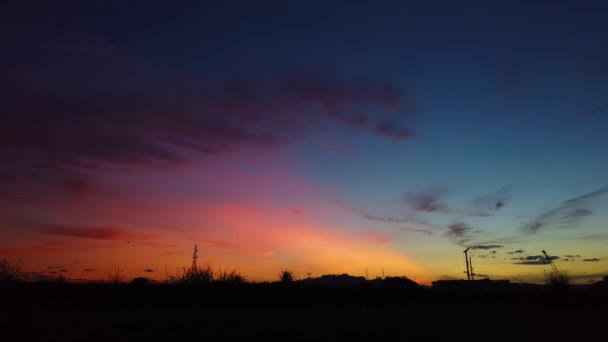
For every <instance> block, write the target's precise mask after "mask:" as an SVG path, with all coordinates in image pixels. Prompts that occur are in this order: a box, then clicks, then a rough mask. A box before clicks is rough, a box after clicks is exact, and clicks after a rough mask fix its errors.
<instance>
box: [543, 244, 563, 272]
mask: <svg viewBox="0 0 608 342" xmlns="http://www.w3.org/2000/svg"><path fill="white" fill-rule="evenodd" d="M543 254H544V255H545V260H546V261H547V263H548V264H549V265H551V269H552V270H553V274H555V275H556V276H560V277H561V275H562V272H560V270H559V269H558V268H557V266H556V265H555V263H553V260H552V259H551V258H550V257H549V256H548V255H547V252H545V251H544V250H543Z"/></svg>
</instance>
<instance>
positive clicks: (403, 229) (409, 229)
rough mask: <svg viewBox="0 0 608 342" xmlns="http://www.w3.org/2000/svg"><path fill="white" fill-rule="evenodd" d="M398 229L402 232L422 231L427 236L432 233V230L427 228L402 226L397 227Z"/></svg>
mask: <svg viewBox="0 0 608 342" xmlns="http://www.w3.org/2000/svg"><path fill="white" fill-rule="evenodd" d="M399 230H400V231H402V232H406V233H423V234H426V235H428V236H431V235H433V232H432V231H430V230H428V229H419V228H410V227H404V228H399Z"/></svg>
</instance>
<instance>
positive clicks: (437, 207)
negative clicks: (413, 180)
mask: <svg viewBox="0 0 608 342" xmlns="http://www.w3.org/2000/svg"><path fill="white" fill-rule="evenodd" d="M446 192H447V191H446V190H445V189H439V188H436V189H429V190H426V191H422V192H418V193H414V194H405V195H403V200H404V201H405V203H407V204H408V205H410V207H411V209H412V210H415V211H421V212H427V213H435V212H446V211H447V205H445V204H444V203H441V201H442V199H443V197H444V196H445V194H446Z"/></svg>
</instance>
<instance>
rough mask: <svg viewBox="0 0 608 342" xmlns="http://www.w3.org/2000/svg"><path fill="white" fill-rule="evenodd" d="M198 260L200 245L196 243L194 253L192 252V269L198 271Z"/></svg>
mask: <svg viewBox="0 0 608 342" xmlns="http://www.w3.org/2000/svg"><path fill="white" fill-rule="evenodd" d="M196 260H198V246H197V245H196V244H195V245H194V254H192V271H196V270H197V269H198V265H197V263H196Z"/></svg>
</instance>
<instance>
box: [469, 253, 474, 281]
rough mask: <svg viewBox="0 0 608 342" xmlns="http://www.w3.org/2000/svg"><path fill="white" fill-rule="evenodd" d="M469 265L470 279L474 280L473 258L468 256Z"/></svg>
mask: <svg viewBox="0 0 608 342" xmlns="http://www.w3.org/2000/svg"><path fill="white" fill-rule="evenodd" d="M469 267H470V268H471V280H475V272H473V259H471V257H469Z"/></svg>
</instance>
